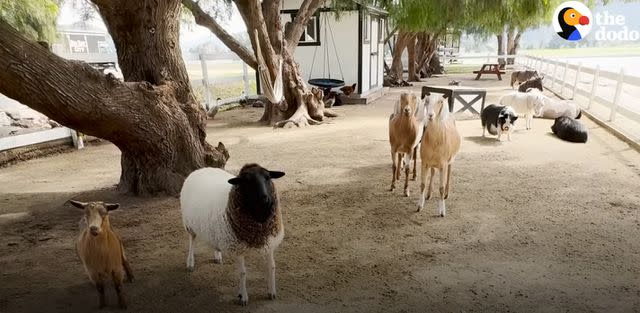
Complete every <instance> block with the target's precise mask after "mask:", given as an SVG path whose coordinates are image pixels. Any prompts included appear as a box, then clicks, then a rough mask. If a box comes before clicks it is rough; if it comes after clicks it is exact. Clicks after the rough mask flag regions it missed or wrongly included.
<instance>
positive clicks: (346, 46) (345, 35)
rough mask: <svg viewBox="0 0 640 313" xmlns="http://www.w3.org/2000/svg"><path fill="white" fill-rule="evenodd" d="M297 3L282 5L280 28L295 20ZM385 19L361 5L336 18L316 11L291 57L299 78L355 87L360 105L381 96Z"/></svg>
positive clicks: (287, 1) (292, 0)
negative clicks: (339, 82) (296, 63)
mask: <svg viewBox="0 0 640 313" xmlns="http://www.w3.org/2000/svg"><path fill="white" fill-rule="evenodd" d="M301 3H302V0H284V1H283V2H282V8H281V10H280V13H281V18H282V24H283V26H284V27H286V24H287V23H288V22H290V21H292V20H293V18H295V15H296V14H297V12H298V8H300V5H301ZM386 18H387V12H386V11H384V10H381V9H379V8H376V7H372V6H364V5H361V4H356V5H355V6H354V8H353V9H352V10H349V11H341V12H340V14H339V16H338V17H336V14H335V12H333V11H332V9H331V8H330V7H324V8H321V9H319V10H318V12H316V14H315V16H313V17H312V18H311V19H310V21H309V23H308V24H307V28H306V29H305V32H304V33H303V35H302V37H301V40H300V42H299V43H298V47H297V48H296V51H295V54H294V58H295V60H296V61H297V62H298V64H299V65H300V70H301V72H302V73H301V74H302V77H303V78H304V79H305V80H307V81H308V80H309V79H310V78H329V77H330V78H333V79H339V80H344V83H345V85H352V84H354V83H357V91H356V93H358V94H360V96H361V98H363V99H365V100H362V101H359V102H360V103H366V99H367V98H369V99H372V98H375V95H376V94H381V91H382V77H383V73H384V65H383V59H384V37H385V34H386ZM334 43H335V45H334ZM314 55H315V58H314ZM336 56H337V57H336ZM343 77H344V78H343Z"/></svg>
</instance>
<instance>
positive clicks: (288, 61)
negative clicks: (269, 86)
mask: <svg viewBox="0 0 640 313" xmlns="http://www.w3.org/2000/svg"><path fill="white" fill-rule="evenodd" d="M235 2H236V6H237V7H238V11H239V12H240V15H241V16H242V18H243V20H244V22H245V24H246V26H247V30H248V31H249V36H250V38H251V43H252V45H253V50H254V51H255V53H256V54H257V53H258V50H257V46H256V44H257V43H259V44H260V52H261V53H262V58H263V59H264V61H265V63H266V67H267V69H268V71H269V75H270V76H271V80H272V81H273V80H275V78H276V76H277V74H278V73H277V71H278V68H279V67H278V64H279V62H280V61H281V60H282V79H283V82H284V84H283V85H284V86H283V88H284V90H283V92H284V101H283V102H281V103H268V104H266V105H265V111H264V114H263V116H262V118H261V119H260V121H261V122H263V123H266V124H270V125H273V126H276V127H291V126H307V125H312V124H320V123H322V121H323V119H324V117H325V116H326V117H334V116H337V115H336V114H335V113H333V112H332V111H330V110H328V109H325V108H324V103H323V101H322V98H323V94H322V91H321V90H319V89H317V88H309V86H308V85H307V83H306V82H305V81H304V80H303V78H302V76H301V75H300V69H299V67H298V64H297V63H296V62H295V60H294V59H293V50H294V49H295V47H296V46H297V44H298V40H299V38H300V36H301V32H302V26H304V25H306V24H307V22H308V21H309V18H310V17H311V16H312V15H313V14H314V13H315V11H316V10H317V9H318V8H319V6H320V4H321V3H322V2H323V1H319V0H305V1H304V2H303V4H302V5H301V9H300V11H298V15H297V16H296V19H295V20H294V21H293V24H292V27H291V28H290V29H289V31H288V32H287V34H286V38H283V31H282V23H281V21H280V1H277V0H274V1H265V2H263V3H262V5H260V3H259V2H257V1H253V0H236V1H235ZM254 30H257V37H256V33H255V32H254Z"/></svg>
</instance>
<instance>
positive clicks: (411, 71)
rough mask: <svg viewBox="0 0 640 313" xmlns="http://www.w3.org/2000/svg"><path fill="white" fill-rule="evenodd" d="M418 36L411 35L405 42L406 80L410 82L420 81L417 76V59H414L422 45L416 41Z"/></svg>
mask: <svg viewBox="0 0 640 313" xmlns="http://www.w3.org/2000/svg"><path fill="white" fill-rule="evenodd" d="M417 37H418V36H417V35H416V34H413V35H411V37H409V40H408V42H407V61H408V66H407V67H408V78H407V80H408V81H410V82H418V81H420V76H418V70H417V67H416V65H417V63H418V59H417V58H416V55H417V53H416V50H417V49H420V47H416V46H420V45H421V44H422V43H421V42H420V41H419V40H416V38H417Z"/></svg>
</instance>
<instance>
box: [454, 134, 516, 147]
mask: <svg viewBox="0 0 640 313" xmlns="http://www.w3.org/2000/svg"><path fill="white" fill-rule="evenodd" d="M503 137H504V138H502V140H504V141H507V136H506V135H504V136H503ZM463 138H464V140H468V141H471V142H473V143H475V144H479V145H481V146H488V147H497V146H500V145H501V144H503V143H502V142H500V141H498V140H496V138H497V137H496V136H493V135H489V136H486V137H482V136H467V137H463ZM512 140H513V139H512Z"/></svg>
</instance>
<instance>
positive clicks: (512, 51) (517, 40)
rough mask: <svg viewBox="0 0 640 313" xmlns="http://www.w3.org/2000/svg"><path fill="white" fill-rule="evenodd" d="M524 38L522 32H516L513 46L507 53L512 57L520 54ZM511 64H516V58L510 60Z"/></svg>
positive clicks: (512, 42)
mask: <svg viewBox="0 0 640 313" xmlns="http://www.w3.org/2000/svg"><path fill="white" fill-rule="evenodd" d="M521 36H522V32H521V31H520V30H516V32H515V36H513V40H512V41H511V45H510V46H509V47H508V49H507V53H508V54H511V55H515V54H517V53H518V48H519V47H520V37H521ZM508 62H510V63H509V64H513V63H514V58H509V59H508Z"/></svg>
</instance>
